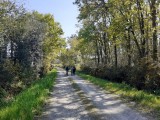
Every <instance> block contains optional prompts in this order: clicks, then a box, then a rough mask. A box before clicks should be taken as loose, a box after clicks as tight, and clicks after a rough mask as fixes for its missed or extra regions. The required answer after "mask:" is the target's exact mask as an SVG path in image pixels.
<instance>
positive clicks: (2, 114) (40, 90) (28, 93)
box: [0, 70, 56, 120]
mask: <svg viewBox="0 0 160 120" xmlns="http://www.w3.org/2000/svg"><path fill="white" fill-rule="evenodd" d="M55 78H56V70H52V71H51V72H50V73H48V74H47V75H46V76H45V77H44V78H42V79H40V80H38V81H36V82H35V83H34V84H33V85H31V86H30V87H29V88H28V89H26V90H24V91H23V92H22V93H20V94H19V95H17V96H16V97H15V99H14V101H13V102H12V103H11V105H9V106H7V107H4V108H2V109H0V119H3V120H14V119H15V120H19V119H22V120H31V119H33V117H34V115H35V114H39V113H40V111H41V107H42V105H43V103H44V101H45V99H46V97H47V95H48V93H49V90H50V89H51V88H52V87H53V83H54V81H55Z"/></svg>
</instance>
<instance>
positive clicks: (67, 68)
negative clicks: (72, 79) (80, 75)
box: [66, 66, 69, 76]
mask: <svg viewBox="0 0 160 120" xmlns="http://www.w3.org/2000/svg"><path fill="white" fill-rule="evenodd" d="M68 71H69V67H68V66H66V75H67V76H68Z"/></svg>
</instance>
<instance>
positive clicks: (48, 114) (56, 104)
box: [39, 69, 154, 120]
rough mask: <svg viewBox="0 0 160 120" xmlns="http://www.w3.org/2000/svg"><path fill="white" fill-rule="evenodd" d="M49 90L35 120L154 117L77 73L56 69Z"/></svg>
mask: <svg viewBox="0 0 160 120" xmlns="http://www.w3.org/2000/svg"><path fill="white" fill-rule="evenodd" d="M58 74H59V75H58V79H57V80H56V85H55V88H54V89H53V93H52V95H51V97H50V99H49V100H48V103H49V104H47V106H46V107H45V109H44V113H43V115H42V116H41V118H40V119H39V120H52V119H54V120H60V119H65V120H75V119H76V120H154V119H153V118H151V117H149V116H145V117H144V115H143V114H141V113H139V112H137V111H136V110H133V109H131V108H129V107H128V106H127V105H126V104H124V103H123V102H122V101H121V100H120V98H119V96H118V95H114V94H111V93H109V92H105V91H103V90H102V89H100V88H99V87H97V86H95V85H93V84H92V83H90V82H87V81H86V80H84V79H82V78H79V77H78V76H65V72H64V71H63V70H62V69H59V73H58Z"/></svg>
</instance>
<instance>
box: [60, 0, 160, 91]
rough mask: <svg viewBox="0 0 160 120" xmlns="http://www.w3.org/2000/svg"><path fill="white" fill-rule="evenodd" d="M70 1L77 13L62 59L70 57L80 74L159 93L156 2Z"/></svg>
mask: <svg viewBox="0 0 160 120" xmlns="http://www.w3.org/2000/svg"><path fill="white" fill-rule="evenodd" d="M74 4H75V5H76V6H77V7H78V9H79V12H80V13H79V15H78V20H79V23H80V24H79V28H80V30H79V31H78V34H77V35H72V36H71V37H70V38H69V40H68V43H69V45H70V48H69V49H67V50H66V52H64V53H63V54H62V56H61V60H63V64H64V65H65V64H66V63H67V61H69V60H70V63H71V64H79V66H78V67H79V68H81V70H82V71H83V72H85V73H89V74H91V75H93V76H96V77H100V78H104V79H107V80H111V81H113V82H118V83H126V84H129V85H131V86H133V87H135V88H137V89H138V90H146V91H148V92H152V93H154V94H160V64H159V59H160V19H159V18H160V1H159V0H75V2H74ZM64 58H66V59H65V60H64ZM70 63H67V64H70Z"/></svg>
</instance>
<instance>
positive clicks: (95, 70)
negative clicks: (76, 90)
mask: <svg viewBox="0 0 160 120" xmlns="http://www.w3.org/2000/svg"><path fill="white" fill-rule="evenodd" d="M81 70H82V71H83V72H85V73H89V74H91V75H93V76H96V77H99V78H103V79H107V80H110V81H114V82H118V83H121V82H124V83H127V84H130V85H131V86H134V87H136V88H137V89H139V90H142V89H143V90H148V91H151V92H157V93H159V92H158V89H159V88H160V64H159V63H158V62H153V61H152V60H151V59H147V58H143V59H141V60H140V61H139V62H138V63H137V64H135V65H134V66H132V67H128V66H123V67H122V66H121V67H112V66H111V67H109V66H98V67H89V66H87V65H86V66H85V65H82V66H81Z"/></svg>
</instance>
